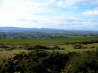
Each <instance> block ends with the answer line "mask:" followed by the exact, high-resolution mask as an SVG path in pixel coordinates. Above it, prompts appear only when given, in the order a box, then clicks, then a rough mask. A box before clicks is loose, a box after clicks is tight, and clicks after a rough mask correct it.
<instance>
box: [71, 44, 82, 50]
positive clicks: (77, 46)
mask: <svg viewBox="0 0 98 73" xmlns="http://www.w3.org/2000/svg"><path fill="white" fill-rule="evenodd" d="M73 47H74V48H75V49H81V48H82V45H81V44H75V45H74V46H73Z"/></svg>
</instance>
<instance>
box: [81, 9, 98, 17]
mask: <svg viewBox="0 0 98 73" xmlns="http://www.w3.org/2000/svg"><path fill="white" fill-rule="evenodd" d="M82 15H84V16H98V10H89V11H85V12H83V13H82Z"/></svg>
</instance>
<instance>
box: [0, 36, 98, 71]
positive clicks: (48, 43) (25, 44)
mask: <svg viewBox="0 0 98 73" xmlns="http://www.w3.org/2000/svg"><path fill="white" fill-rule="evenodd" d="M36 45H37V46H36ZM41 45H42V46H41ZM43 45H44V46H43ZM0 73H98V38H97V37H88V38H70V39H69V38H67V39H64V38H58V39H3V40H0Z"/></svg>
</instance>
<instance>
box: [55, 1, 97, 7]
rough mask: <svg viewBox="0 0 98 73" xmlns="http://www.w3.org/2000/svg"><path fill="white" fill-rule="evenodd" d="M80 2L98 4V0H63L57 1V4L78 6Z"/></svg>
mask: <svg viewBox="0 0 98 73" xmlns="http://www.w3.org/2000/svg"><path fill="white" fill-rule="evenodd" d="M78 4H82V5H97V4H98V0H61V1H57V5H58V6H60V7H77V5H78Z"/></svg>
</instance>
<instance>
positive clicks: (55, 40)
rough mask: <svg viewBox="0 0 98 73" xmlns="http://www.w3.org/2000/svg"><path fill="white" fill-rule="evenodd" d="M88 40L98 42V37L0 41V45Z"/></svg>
mask: <svg viewBox="0 0 98 73" xmlns="http://www.w3.org/2000/svg"><path fill="white" fill-rule="evenodd" d="M90 40H98V37H81V38H54V39H53V38H52V39H0V43H8V44H24V43H28V44H32V45H33V44H46V45H47V44H48V45H49V44H64V43H72V42H73V43H75V42H85V41H90Z"/></svg>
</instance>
